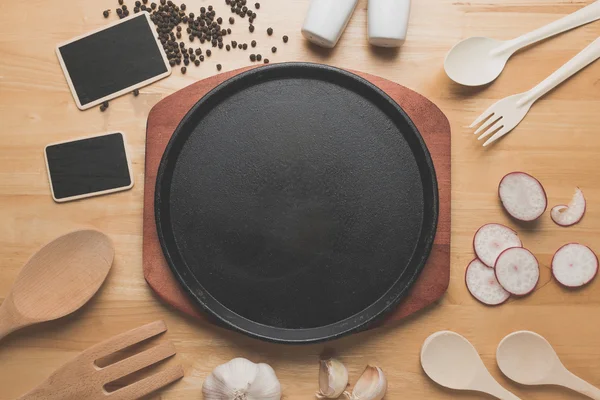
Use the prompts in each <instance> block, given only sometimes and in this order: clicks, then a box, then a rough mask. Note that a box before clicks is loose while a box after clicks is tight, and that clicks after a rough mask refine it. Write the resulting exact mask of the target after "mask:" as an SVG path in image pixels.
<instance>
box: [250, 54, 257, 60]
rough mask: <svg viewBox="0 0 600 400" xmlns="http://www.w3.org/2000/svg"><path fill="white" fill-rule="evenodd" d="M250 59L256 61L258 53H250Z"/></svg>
mask: <svg viewBox="0 0 600 400" xmlns="http://www.w3.org/2000/svg"><path fill="white" fill-rule="evenodd" d="M250 61H252V62H254V61H256V54H250Z"/></svg>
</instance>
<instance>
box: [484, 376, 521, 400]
mask: <svg viewBox="0 0 600 400" xmlns="http://www.w3.org/2000/svg"><path fill="white" fill-rule="evenodd" d="M484 391H485V392H487V393H489V394H491V395H492V396H495V397H497V398H499V399H500V400H521V399H520V398H518V397H517V396H515V395H514V394H512V393H511V392H509V391H508V390H506V389H504V388H503V387H502V386H500V384H499V383H498V382H496V380H492V381H489V382H488V383H487V384H486V385H485V390H484Z"/></svg>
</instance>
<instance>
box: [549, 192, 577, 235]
mask: <svg viewBox="0 0 600 400" xmlns="http://www.w3.org/2000/svg"><path fill="white" fill-rule="evenodd" d="M583 214H585V197H583V192H582V191H581V189H579V188H577V189H576V190H575V194H574V195H573V198H572V199H571V202H570V203H569V205H568V206H567V205H564V204H561V205H558V206H556V207H552V210H551V211H550V217H551V218H552V221H554V222H555V223H556V224H558V225H560V226H571V225H575V224H576V223H578V222H579V221H581V218H583Z"/></svg>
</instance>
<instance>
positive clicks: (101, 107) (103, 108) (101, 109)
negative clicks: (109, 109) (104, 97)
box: [100, 104, 106, 112]
mask: <svg viewBox="0 0 600 400" xmlns="http://www.w3.org/2000/svg"><path fill="white" fill-rule="evenodd" d="M100 111H102V112H104V111H106V107H104V104H102V105H101V106H100Z"/></svg>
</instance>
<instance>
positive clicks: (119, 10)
mask: <svg viewBox="0 0 600 400" xmlns="http://www.w3.org/2000/svg"><path fill="white" fill-rule="evenodd" d="M117 15H118V16H121V15H123V10H121V9H120V8H117Z"/></svg>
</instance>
